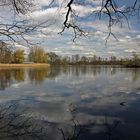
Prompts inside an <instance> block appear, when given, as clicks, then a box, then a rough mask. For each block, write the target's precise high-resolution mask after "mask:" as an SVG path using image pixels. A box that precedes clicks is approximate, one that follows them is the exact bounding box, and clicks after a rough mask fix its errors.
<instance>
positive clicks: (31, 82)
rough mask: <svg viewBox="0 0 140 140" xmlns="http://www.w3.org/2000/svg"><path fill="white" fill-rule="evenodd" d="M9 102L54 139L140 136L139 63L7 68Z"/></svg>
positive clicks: (5, 99) (2, 89)
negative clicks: (126, 66) (112, 65)
mask: <svg viewBox="0 0 140 140" xmlns="http://www.w3.org/2000/svg"><path fill="white" fill-rule="evenodd" d="M10 104H14V105H15V104H16V109H12V111H11V112H14V111H15V112H16V113H19V112H20V113H21V114H22V117H26V118H28V117H31V118H32V119H33V120H34V122H39V123H41V127H45V131H46V133H47V134H46V139H49V140H70V138H71V140H77V139H79V140H93V139H94V140H139V139H140V69H139V68H136V69H135V68H119V67H118V68H110V67H107V66H57V67H50V68H45V67H40V68H12V69H8V68H2V69H0V105H1V107H3V108H4V107H5V106H6V108H7V106H8V105H10ZM8 110H10V109H9V108H8ZM23 110H24V111H23ZM6 113H7V112H6ZM6 113H5V114H6ZM9 114H10V113H8V115H9ZM9 118H10V117H8V119H9ZM0 123H1V122H0ZM0 128H1V127H0ZM0 133H1V132H0ZM10 136H12V135H10ZM10 136H9V137H10ZM30 139H31V138H30Z"/></svg>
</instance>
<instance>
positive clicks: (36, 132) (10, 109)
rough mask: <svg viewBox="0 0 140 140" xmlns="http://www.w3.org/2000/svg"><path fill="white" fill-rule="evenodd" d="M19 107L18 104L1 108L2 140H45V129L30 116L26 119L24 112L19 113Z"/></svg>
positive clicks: (0, 134)
mask: <svg viewBox="0 0 140 140" xmlns="http://www.w3.org/2000/svg"><path fill="white" fill-rule="evenodd" d="M17 106H18V104H10V105H3V106H2V105H1V106H0V139H1V140H23V139H29V140H40V139H41V140H45V139H46V130H45V127H44V128H43V126H41V124H39V123H37V122H36V121H35V120H34V119H33V118H31V117H30V116H28V117H25V116H24V112H23V110H22V111H19V109H18V108H17ZM20 110H21V109H20Z"/></svg>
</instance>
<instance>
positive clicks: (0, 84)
mask: <svg viewBox="0 0 140 140" xmlns="http://www.w3.org/2000/svg"><path fill="white" fill-rule="evenodd" d="M10 83H11V71H10V70H9V69H0V90H4V89H5V88H6V87H9V86H10Z"/></svg>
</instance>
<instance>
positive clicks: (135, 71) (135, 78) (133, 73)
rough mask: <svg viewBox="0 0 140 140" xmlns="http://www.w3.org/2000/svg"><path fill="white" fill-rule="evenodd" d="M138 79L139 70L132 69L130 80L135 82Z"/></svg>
mask: <svg viewBox="0 0 140 140" xmlns="http://www.w3.org/2000/svg"><path fill="white" fill-rule="evenodd" d="M139 79H140V69H139V68H133V69H132V80H133V81H137V80H139Z"/></svg>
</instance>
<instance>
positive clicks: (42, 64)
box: [0, 63, 49, 67]
mask: <svg viewBox="0 0 140 140" xmlns="http://www.w3.org/2000/svg"><path fill="white" fill-rule="evenodd" d="M43 66H45V67H48V66H49V64H46V63H32V64H0V67H43Z"/></svg>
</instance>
